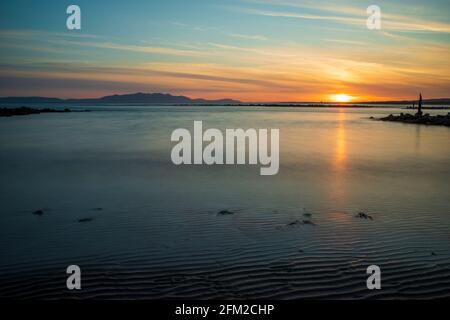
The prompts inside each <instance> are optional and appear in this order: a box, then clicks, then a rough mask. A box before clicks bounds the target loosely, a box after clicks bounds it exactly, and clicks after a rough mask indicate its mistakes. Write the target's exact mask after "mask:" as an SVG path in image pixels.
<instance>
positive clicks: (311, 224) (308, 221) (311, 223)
mask: <svg viewBox="0 0 450 320" xmlns="http://www.w3.org/2000/svg"><path fill="white" fill-rule="evenodd" d="M302 223H303V224H308V225H310V226H315V225H316V224H315V223H314V222H312V221H310V220H303V221H302Z"/></svg>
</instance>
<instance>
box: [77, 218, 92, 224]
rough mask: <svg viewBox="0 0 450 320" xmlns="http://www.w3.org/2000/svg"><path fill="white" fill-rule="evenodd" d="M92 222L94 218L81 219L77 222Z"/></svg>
mask: <svg viewBox="0 0 450 320" xmlns="http://www.w3.org/2000/svg"><path fill="white" fill-rule="evenodd" d="M92 220H94V218H83V219H79V220H78V222H80V223H84V222H91V221H92Z"/></svg>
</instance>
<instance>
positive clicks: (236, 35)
mask: <svg viewBox="0 0 450 320" xmlns="http://www.w3.org/2000/svg"><path fill="white" fill-rule="evenodd" d="M227 36H229V37H233V38H240V39H246V40H260V41H266V40H267V38H266V37H265V36H261V35H248V34H239V33H227Z"/></svg>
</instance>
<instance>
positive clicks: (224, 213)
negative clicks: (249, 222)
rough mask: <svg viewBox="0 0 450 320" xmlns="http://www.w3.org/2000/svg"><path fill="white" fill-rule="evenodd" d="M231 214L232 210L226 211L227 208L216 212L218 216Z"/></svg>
mask: <svg viewBox="0 0 450 320" xmlns="http://www.w3.org/2000/svg"><path fill="white" fill-rule="evenodd" d="M231 214H234V212H231V211H228V210H221V211H219V212H218V213H217V215H219V216H228V215H231Z"/></svg>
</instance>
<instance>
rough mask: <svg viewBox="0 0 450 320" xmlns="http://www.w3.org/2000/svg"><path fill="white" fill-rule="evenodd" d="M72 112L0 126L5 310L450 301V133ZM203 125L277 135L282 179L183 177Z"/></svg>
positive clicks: (344, 119) (341, 120)
mask: <svg viewBox="0 0 450 320" xmlns="http://www.w3.org/2000/svg"><path fill="white" fill-rule="evenodd" d="M77 108H78V109H80V110H81V109H90V110H92V112H87V113H84V112H69V113H44V114H38V115H30V116H20V117H5V118H0V163H1V167H0V176H1V177H2V182H1V184H0V201H1V203H2V210H1V214H0V242H1V243H2V246H0V256H1V257H2V259H1V260H0V297H2V298H41V299H54V298H63V297H64V298H82V299H87V298H100V299H131V298H133V299H156V298H159V299H161V298H184V299H189V298H199V299H213V298H219V299H238V298H239V299H240V298H245V299H263V298H273V299H298V298H319V299H325V298H327V299H329V298H337V299H367V298H375V299H399V298H442V297H446V298H448V297H450V216H449V212H450V202H449V200H448V199H450V188H449V181H450V167H449V166H448V163H449V159H450V129H449V128H447V127H439V126H420V125H414V124H401V123H391V122H382V121H372V120H371V119H370V117H371V116H373V117H376V118H381V117H385V116H388V115H389V114H391V113H392V114H399V113H400V112H402V110H401V109H400V108H398V107H393V108H390V109H389V108H366V109H358V108H351V109H346V108H320V109H317V108H307V107H305V108H290V107H284V108H276V107H245V106H240V107H225V106H222V107H221V106H215V107H207V106H198V107H196V106H153V107H137V106H133V107H130V106H86V105H83V106H78V107H77V106H75V107H71V109H75V110H76V109H77ZM427 112H429V113H431V114H441V113H443V112H444V113H446V111H442V110H441V111H440V113H439V111H433V110H432V111H429V110H427ZM196 120H202V121H203V126H204V128H219V129H221V130H224V129H226V128H243V129H246V128H278V129H279V130H280V168H279V172H278V174H277V175H274V176H261V175H260V174H259V166H251V165H245V166H237V165H236V166H207V165H199V166H194V165H191V166H189V165H183V166H175V165H174V164H173V163H172V162H171V160H170V152H171V148H172V147H173V143H172V142H171V141H170V136H171V132H172V131H173V130H175V129H177V128H186V127H192V125H193V123H194V121H196ZM38 211H40V212H38ZM221 212H222V214H221ZM361 212H362V213H364V214H366V215H368V216H370V217H371V219H367V218H364V216H362V215H359V214H360V213H361ZM223 213H226V214H223ZM72 264H76V265H79V266H80V267H81V269H82V275H83V290H81V291H74V292H70V291H67V290H66V287H65V279H66V277H67V275H66V272H65V270H66V268H67V266H68V265H72ZM372 264H375V265H378V266H380V268H381V269H382V288H383V290H374V291H371V290H367V287H366V279H367V274H366V268H367V267H368V266H369V265H372Z"/></svg>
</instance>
